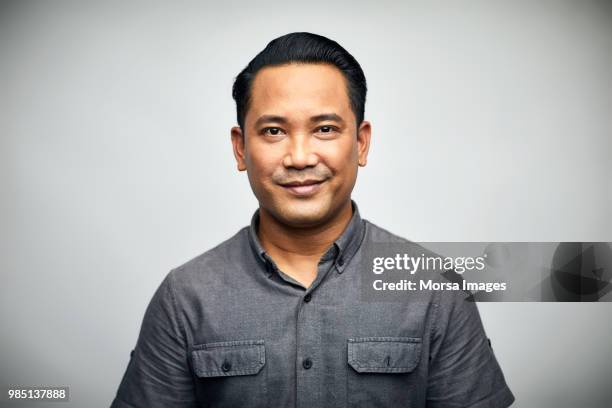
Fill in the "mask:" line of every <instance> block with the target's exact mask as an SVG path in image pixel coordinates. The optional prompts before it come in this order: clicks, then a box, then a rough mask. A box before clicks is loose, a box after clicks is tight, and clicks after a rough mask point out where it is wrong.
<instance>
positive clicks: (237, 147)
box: [232, 126, 246, 171]
mask: <svg viewBox="0 0 612 408" xmlns="http://www.w3.org/2000/svg"><path fill="white" fill-rule="evenodd" d="M232 147H233V149H234V157H235V158H236V163H237V164H238V171H245V170H246V161H245V160H244V150H245V147H246V144H245V140H244V133H243V132H242V129H241V128H240V126H234V127H233V128H232Z"/></svg>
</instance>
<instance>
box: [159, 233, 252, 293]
mask: <svg viewBox="0 0 612 408" xmlns="http://www.w3.org/2000/svg"><path fill="white" fill-rule="evenodd" d="M248 245H249V242H248V227H244V228H241V229H240V230H239V231H238V232H236V233H235V234H234V235H233V236H231V237H230V238H228V239H226V240H225V241H223V242H221V243H220V244H219V245H217V246H215V247H213V248H211V249H209V250H207V251H205V252H203V253H201V254H199V255H197V256H196V257H194V258H192V259H190V260H188V261H187V262H185V263H183V264H181V265H179V266H177V267H175V268H174V269H172V270H171V271H170V272H169V274H168V275H169V280H171V281H172V284H173V285H175V286H177V287H182V288H185V287H190V286H194V285H196V284H202V283H204V284H207V283H213V282H222V281H223V276H224V272H225V271H227V270H228V268H230V267H231V266H232V265H234V266H239V265H240V264H241V263H242V262H241V261H242V257H244V256H245V249H247V248H246V247H247V246H248ZM232 269H235V267H234V268H232Z"/></svg>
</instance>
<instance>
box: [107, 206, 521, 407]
mask: <svg viewBox="0 0 612 408" xmlns="http://www.w3.org/2000/svg"><path fill="white" fill-rule="evenodd" d="M258 221H259V214H258V211H256V212H255V214H254V215H253V218H252V220H251V225H250V226H249V227H245V228H243V229H241V230H240V231H239V232H238V233H237V234H236V235H234V236H233V237H231V238H230V239H228V240H227V241H225V242H223V243H221V244H220V245H218V246H217V247H215V248H213V249H211V250H209V251H207V252H205V253H204V254H202V255H200V256H198V257H196V258H194V259H192V260H190V261H189V262H187V263H185V264H184V265H182V266H179V267H178V268H175V269H173V270H172V271H170V273H169V274H168V275H167V276H166V278H165V279H164V280H163V282H162V283H161V285H160V286H159V288H158V289H157V291H156V293H155V294H154V296H153V299H152V300H151V302H150V304H149V306H148V308H147V311H146V313H145V316H144V320H143V322H142V327H141V331H140V335H139V337H138V341H137V344H136V347H135V349H134V350H133V352H132V355H131V358H130V361H129V364H128V366H127V370H126V372H125V375H124V377H123V380H122V381H121V385H120V386H119V390H118V392H117V396H116V398H115V399H114V401H113V403H112V407H115V408H121V407H126V408H127V407H304V408H306V407H309V408H310V407H449V408H450V407H457V408H466V407H472V408H485V407H507V406H509V405H510V404H511V403H512V402H513V401H514V397H513V395H512V393H511V392H510V390H509V389H508V387H507V385H506V383H505V380H504V376H503V374H502V372H501V370H500V367H499V365H498V363H497V361H496V359H495V356H494V354H493V351H492V349H491V348H490V342H489V341H488V339H487V337H486V336H485V332H484V330H483V327H482V323H481V320H480V317H479V314H478V310H477V308H476V304H475V303H474V302H467V301H465V300H464V298H465V296H462V295H461V294H458V293H455V292H451V291H431V292H430V293H429V294H428V295H427V296H426V297H425V298H423V297H422V296H421V297H420V298H419V299H418V301H417V300H416V298H413V297H412V296H411V295H405V296H402V298H401V299H402V300H401V301H399V302H398V301H394V302H382V301H381V302H376V301H372V300H367V299H364V298H363V297H362V296H360V290H361V289H360V283H359V282H360V280H361V279H360V275H361V274H363V273H365V272H364V271H363V269H364V268H360V257H361V256H362V254H363V253H364V251H366V250H367V249H368V248H370V249H371V248H372V246H373V245H376V243H381V242H394V243H397V242H405V243H408V242H409V241H406V240H404V239H403V238H400V237H397V236H395V235H393V234H391V233H390V232H388V231H386V230H384V229H382V228H380V227H377V226H376V225H374V224H373V223H371V222H369V221H367V220H364V219H362V218H361V217H360V215H359V210H358V208H357V205H356V204H355V203H354V202H353V216H352V218H351V221H350V223H349V225H348V226H347V228H346V229H345V231H344V232H343V233H342V235H341V236H340V237H339V238H338V239H337V240H336V241H335V242H334V244H333V245H331V246H330V248H329V249H328V251H327V252H326V253H325V254H324V255H323V257H322V258H321V260H320V262H319V265H318V274H317V277H316V279H315V280H314V282H313V283H312V285H311V286H310V287H309V288H305V287H303V286H302V285H301V284H300V283H298V282H297V281H295V280H294V279H292V278H291V277H290V276H288V275H286V274H285V273H283V272H282V271H281V270H279V269H278V267H277V266H276V265H275V263H274V261H273V260H272V259H271V258H270V257H269V256H268V255H267V254H266V252H265V251H264V249H263V248H262V246H261V244H260V242H259V240H258V238H257V227H258ZM415 245H416V244H415Z"/></svg>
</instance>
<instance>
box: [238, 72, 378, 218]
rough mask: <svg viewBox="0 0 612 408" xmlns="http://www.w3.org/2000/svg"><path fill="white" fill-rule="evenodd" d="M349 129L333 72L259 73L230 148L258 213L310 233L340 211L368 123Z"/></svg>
mask: <svg viewBox="0 0 612 408" xmlns="http://www.w3.org/2000/svg"><path fill="white" fill-rule="evenodd" d="M355 122H356V119H355V115H354V113H353V111H352V109H351V106H350V101H349V97H348V90H347V86H346V80H345V78H344V76H343V75H342V73H341V72H340V70H338V69H337V68H336V67H334V66H333V65H328V64H287V65H282V66H274V67H266V68H263V69H261V70H260V71H259V72H258V73H257V75H256V76H255V79H254V80H253V83H252V88H251V101H250V106H249V109H248V112H247V113H246V117H245V123H244V129H241V128H240V127H234V128H232V144H233V147H234V154H235V156H236V160H237V162H238V169H239V170H241V171H242V170H246V171H247V173H248V177H249V182H250V183H251V188H252V189H253V192H254V193H255V196H256V197H257V199H258V201H259V205H260V208H261V209H262V211H266V212H268V213H269V214H270V215H271V216H273V217H274V218H275V219H276V220H277V221H279V222H281V223H282V224H285V225H289V226H292V227H311V226H317V225H320V224H323V223H325V222H326V221H328V220H330V219H331V218H332V217H333V216H334V215H336V214H337V213H338V212H339V211H340V210H341V209H342V208H343V206H344V205H347V203H348V202H349V200H350V195H351V191H352V190H353V186H354V185H355V180H356V178H357V167H358V166H359V165H362V166H365V164H366V160H367V153H368V148H369V143H370V124H369V123H368V122H366V121H363V122H362V123H361V124H360V126H359V128H357V125H356V123H355Z"/></svg>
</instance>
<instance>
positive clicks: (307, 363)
mask: <svg viewBox="0 0 612 408" xmlns="http://www.w3.org/2000/svg"><path fill="white" fill-rule="evenodd" d="M302 366H303V367H304V368H305V369H306V370H308V369H309V368H310V367H312V360H311V359H309V358H305V359H304V361H302Z"/></svg>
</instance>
